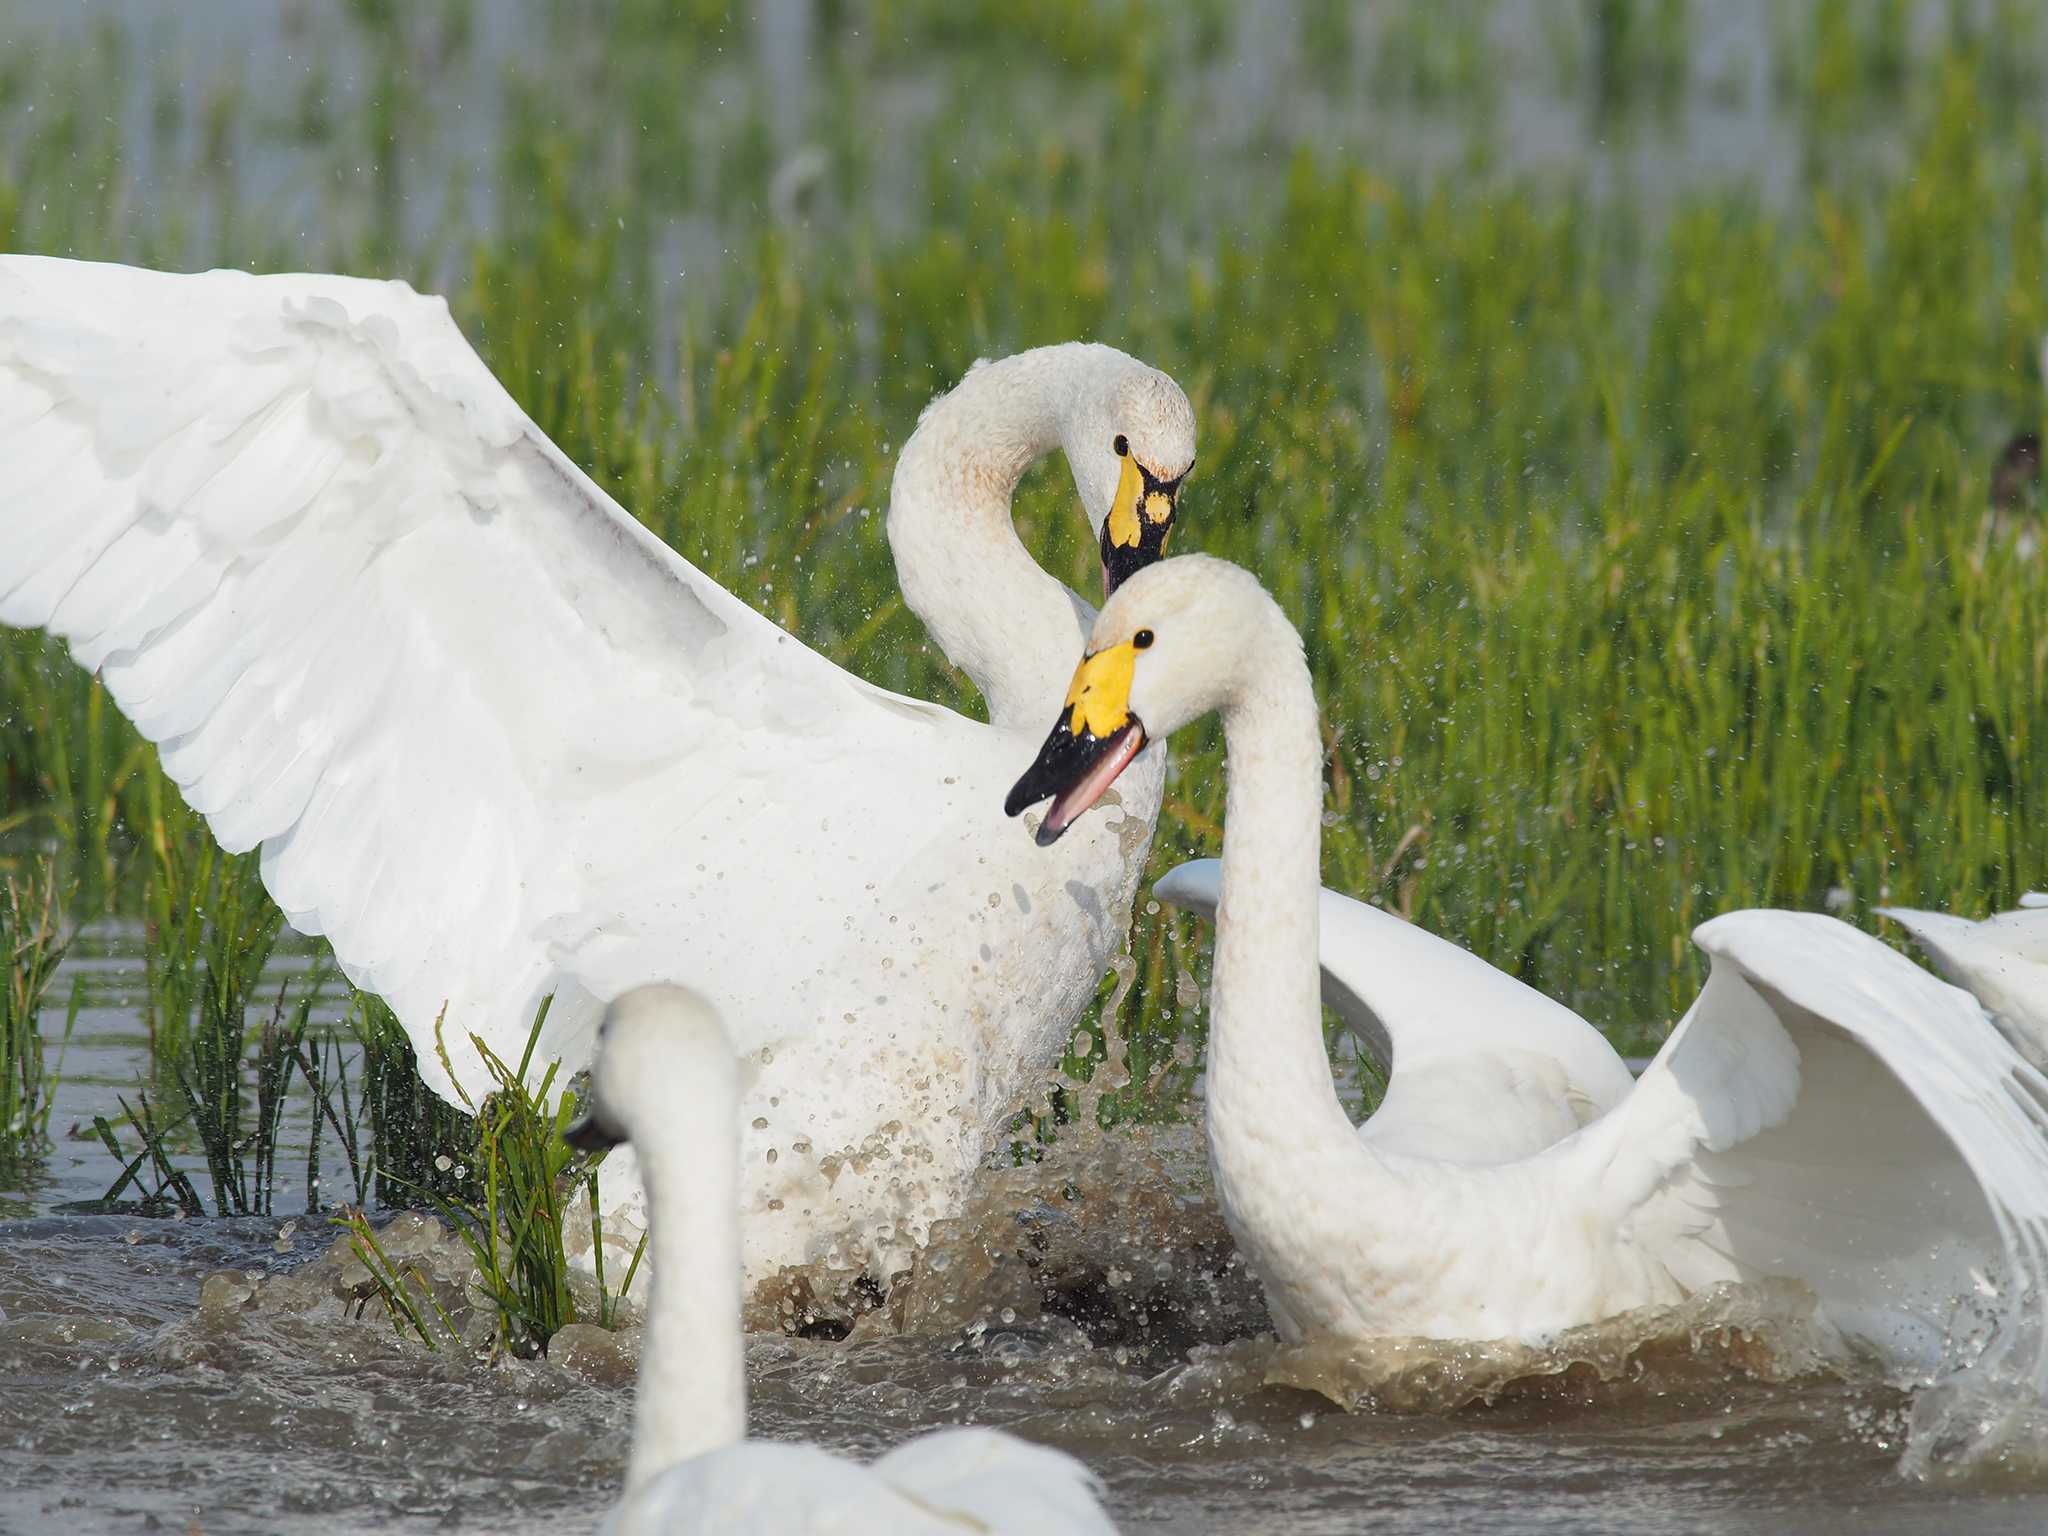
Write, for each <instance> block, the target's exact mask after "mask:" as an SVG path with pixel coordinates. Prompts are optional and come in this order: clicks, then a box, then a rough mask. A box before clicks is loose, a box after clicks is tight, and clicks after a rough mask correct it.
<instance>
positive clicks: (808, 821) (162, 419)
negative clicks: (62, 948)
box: [0, 256, 964, 1092]
mask: <svg viewBox="0 0 2048 1536" xmlns="http://www.w3.org/2000/svg"><path fill="white" fill-rule="evenodd" d="M0 464H4V465H5V466H6V473H5V477H4V479H0V529H4V530H5V535H4V537H0V620H4V621H5V622H7V623H9V624H16V625H37V626H43V627H47V628H48V629H50V630H51V631H53V632H54V633H56V634H58V635H60V636H62V637H63V638H64V639H66V640H68V641H69V642H70V644H71V648H72V651H73V653H74V655H75V656H76V657H77V658H78V660H79V661H80V662H81V663H82V664H83V665H85V666H87V667H89V668H93V669H95V670H97V671H98V672H99V673H100V674H101V676H102V678H103V679H104V680H105V683H106V685H107V687H108V690H109V691H110V692H111V694H112V695H113V697H114V699H115V701H116V702H117V703H118V704H119V705H120V707H121V709H122V710H123V712H124V713H126V714H127V715H128V716H129V717H130V718H131V719H133V720H134V721H135V722H136V724H137V725H138V726H139V727H140V729H141V730H142V732H143V734H144V735H146V736H148V737H149V738H150V739H151V740H153V741H155V742H158V743H159V744H160V745H161V747H162V751H163V761H164V764H165V767H166V769H167V771H168V772H169V773H170V775H171V776H172V778H173V779H174V780H175V781H176V782H177V783H178V784H179V786H180V787H181V788H182V789H183V790H184V792H185V794H186V796H187V798H188V799H189V800H190V801H191V803H192V804H193V806H194V807H195V808H196V809H198V810H199V811H201V812H202V813H203V814H205V815H206V816H207V817H208V819H209V820H210V822H211V824H212V826H213V828H214V831H215V833H216V835H217V836H218V837H219V838H220V840H221V842H222V844H223V845H224V846H226V847H228V848H229V849H231V850H236V851H239V850H243V849H247V848H251V847H254V846H256V845H258V844H259V843H260V844H262V845H263V848H264V858H263V873H264V879H265V882H266V884H267V885H268V886H269V888H270V890H271V892H272V894H273V895H274V896H275V897H276V898H277V900H278V902H279V904H280V905H281V906H282V907H283V908H284V909H285V911H286V912H287V914H288V915H289V916H290V917H291V919H292V921H293V923H294V925H295V926H297V927H299V928H301V929H302V930H304V931H307V932H312V933H325V934H326V935H328V936H329V938H330V939H331V940H332V942H333V945H334V948H335V952H336V954H337V955H338V956H339V958H340V959H341V962H342V964H343V966H344V968H345V969H346V971H347V972H348V974H349V975H350V977H351V978H352V979H353V980H355V981H356V982H357V983H358V984H360V985H362V986H364V987H367V988H370V989H372V990H374V991H377V992H379V993H382V994H383V995H384V996H385V997H386V998H387V999H388V1000H389V1001H390V1002H391V1003H392V1005H393V1006H394V1007H395V1008H396V1009H397V1010H398V1012H399V1015H400V1017H401V1018H403V1019H405V1020H406V1021H407V1023H408V1025H409V1026H410V1027H412V1028H413V1029H414V1031H415V1037H416V1038H418V1036H419V1034H420V1032H421V1024H422V1021H425V1022H426V1023H431V1021H432V1020H433V1019H434V1017H435V1016H436V1015H437V1014H438V1013H439V1012H440V1010H441V1009H442V1007H443V1006H444V1004H445V1005H446V1007H447V1009H448V1025H449V1027H448V1029H447V1039H448V1044H449V1046H450V1049H451V1051H453V1052H454V1054H455V1063H456V1067H457V1071H458V1073H459V1074H460V1075H461V1076H462V1077H463V1079H464V1080H465V1083H466V1085H467V1086H468V1087H469V1088H470V1089H471V1090H472V1091H474V1090H476V1089H477V1088H478V1087H479V1086H480V1084H479V1081H478V1074H477V1072H476V1071H475V1063H474V1061H473V1059H472V1058H471V1056H470V1053H469V1051H468V1049H467V1045H466V1041H467V1035H468V1032H469V1030H470V1029H472V1028H479V1027H484V1028H486V1032H487V1033H488V1032H490V1031H491V1030H492V1029H495V1030H496V1035H495V1038H497V1039H498V1041H499V1042H500V1045H501V1046H503V1045H504V1044H505V1043H506V1042H507V1041H508V1040H510V1041H512V1042H516V1040H517V1039H518V1037H519V1035H520V1034H523V1030H524V1024H523V1021H524V1020H526V1019H529V1018H530V1017H531V1014H532V1010H533V1008H534V1007H535V1005H536V1004H537V1002H538V999H539V998H540V996H541V995H542V994H543V993H544V992H546V991H548V990H552V989H556V988H560V989H561V990H562V991H563V993H564V994H565V996H564V997H562V998H561V999H559V1000H558V1006H557V1011H556V1015H555V1016H554V1017H553V1018H551V1024H550V1029H551V1031H552V1037H551V1039H550V1040H548V1041H547V1042H546V1043H545V1045H546V1049H548V1050H549V1051H551V1052H553V1053H565V1054H568V1055H570V1056H571V1057H572V1058H574V1059H578V1060H580V1059H581V1058H582V1056H583V1055H584V1054H586V1046H585V1042H584V1040H583V1039H582V1038H581V1036H582V1032H583V1031H585V1030H587V1028H588V1026H589V1024H590V1022H591V1018H592V1009H591V1008H590V1006H588V1004H589V1000H590V997H589V995H595V996H597V997H603V996H605V995H608V994H609V993H610V992H612V991H616V990H617V989H618V988H619V987H620V986H622V985H624V984H626V983H628V982H630V981H633V980H642V979H647V976H648V974H656V975H658V974H660V968H659V966H658V965H655V964H653V963H652V962H651V961H650V954H651V953H654V952H664V951H665V955H664V960H665V961H666V962H667V963H672V961H673V958H674V956H675V955H676V953H678V952H679V950H680V949H681V947H682V946H683V945H685V944H687V943H691V941H695V946H694V947H697V948H700V949H701V948H702V947H704V946H706V945H707V944H716V943H723V944H725V945H726V947H727V948H728V949H730V948H732V947H735V946H737V947H740V948H743V949H744V948H747V947H749V940H750V939H751V941H752V947H753V948H754V949H755V950H756V952H758V946H759V943H760V939H761V936H762V935H763V934H769V935H774V934H777V933H778V932H781V931H783V925H782V924H780V923H779V922H778V918H777V912H776V905H784V906H786V905H787V897H786V893H777V894H776V899H775V903H773V904H769V903H768V899H767V898H765V897H763V898H761V899H760V900H759V901H757V902H756V903H755V905H754V906H748V905H747V904H746V903H744V902H740V903H735V902H733V901H732V900H731V899H729V897H728V894H727V893H723V892H720V891H717V890H713V889H692V888H691V886H690V883H689V881H688V879H687V877H685V878H682V879H679V878H678V873H677V872H678V869H682V870H688V869H689V868H691V867H692V866H694V865H697V864H698V861H697V859H696V858H695V857H694V855H695V852H696V850H697V848H698V847H699V846H700V845H701V844H702V843H703V842H705V841H707V840H708V838H709V831H708V829H709V828H711V827H712V826H713V825H714V824H715V826H716V828H717V832H718V836H719V838H720V839H722V840H725V842H726V843H727V844H728V845H731V844H733V843H737V844H739V845H745V844H746V843H747V841H748V839H749V836H750V835H751V836H752V838H753V839H754V841H755V844H756V846H757V847H758V848H759V849H760V850H761V851H762V853H763V854H765V853H766V852H767V851H768V850H769V849H771V848H774V847H778V846H782V845H784V844H786V843H787V842H789V841H790V838H791V833H790V830H789V824H790V823H791V822H792V821H793V820H794V819H795V818H796V817H797V816H799V815H801V816H802V818H803V825H805V826H807V827H815V826H816V825H817V824H818V820H819V819H823V820H826V821H829V819H830V818H831V817H832V816H833V815H835V814H840V815H845V816H848V817H851V816H855V815H859V816H863V817H866V818H869V819H870V820H873V821H876V822H878V823H879V824H878V825H877V826H876V828H875V835H874V846H876V847H879V848H884V849H893V850H897V851H900V855H901V859H902V861H903V863H905V864H908V863H911V862H913V861H914V860H915V859H916V857H917V854H918V850H919V849H920V848H921V847H922V846H923V845H924V844H925V842H926V841H927V839H929V838H930V837H932V836H933V835H934V833H935V830H936V831H938V832H939V833H940V835H943V829H944V828H945V826H946V819H945V817H946V812H947V811H948V810H950V809H952V808H951V807H950V806H947V805H944V804H941V805H940V806H938V807H936V808H926V809H925V811H924V814H923V815H921V816H917V817H913V816H911V815H910V814H908V812H907V811H906V812H905V813H903V814H899V815H897V816H896V817H895V818H894V820H893V821H891V820H890V819H889V818H890V813H889V810H888V808H887V807H886V806H877V805H875V804H873V803H872V796H871V794H870V793H868V792H867V791H868V789H869V786H868V785H867V784H865V783H864V782H861V781H859V780H856V782H854V783H851V784H848V785H846V786H844V787H843V788H842V789H841V790H840V791H839V792H838V793H834V792H833V790H832V788H831V773H830V769H831V765H832V764H833V763H834V761H835V760H842V759H844V760H853V759H859V760H862V761H869V760H873V759H874V758H876V757H877V755H880V756H882V757H884V758H887V757H891V756H901V757H914V756H916V755H917V754H916V753H915V751H914V750H913V749H914V745H915V742H916V740H917V739H918V738H919V736H920V734H921V733H929V732H932V731H936V730H943V729H946V728H947V725H948V724H949V723H957V724H964V722H958V721H957V717H952V716H949V715H948V714H946V712H944V711H939V710H935V709H932V708H930V707H929V706H923V705H920V704H917V703H916V702H915V701H911V700H901V699H895V698H893V697H891V696H889V695H885V694H882V693H880V692H879V691H878V690H875V689H871V688H869V687H868V686H867V685H865V684H863V683H861V682H859V681H858V680H857V679H855V678H852V677H851V676H849V675H848V674H846V673H844V672H843V671H841V670H840V669H839V668H837V667H835V666H833V665H831V664H830V663H828V662H826V661H825V660H823V659H822V658H821V657H819V656H817V655H816V654H815V653H813V652H811V651H810V650H808V649H807V648H806V647H804V646H803V645H801V644H799V643H798V642H797V641H795V640H793V639H791V638H790V637H789V636H788V635H787V634H785V633H783V632H782V631H781V630H779V629H777V628H776V627H775V626H774V625H772V624H770V623H769V622H768V621H767V620H766V619H764V618H762V617H761V616H760V615H758V614H756V613H755V612H754V611H753V610H751V609H749V608H748V607H747V606H746V605H745V604H743V603H741V602H739V601H738V600H737V599H735V598H733V597H732V596H731V595H730V594H728V593H726V592H725V591H723V590H722V589H721V588H720V587H719V586H718V585H717V584H716V583H715V582H713V581H711V580H709V579H708V578H706V577H705V576H704V575H702V573H700V572H698V571H697V570H695V569H694V568H692V567H691V566H690V565H689V564H688V563H687V562H685V561H684V560H682V559H680V558H679V557H678V556H676V555H675V554H674V553H672V552H671V551H670V550H669V549H667V548H666V547H665V546H664V545H663V544H662V543H661V542H660V541H659V540H658V539H656V538H655V537H654V536H653V535H652V534H651V533H649V532H647V531H646V530H645V529H643V528H642V527H641V526H640V525H639V524H638V523H636V522H635V521H634V520H633V519H632V518H631V517H629V516H628V515H626V513H625V512H623V511H622V510H621V509H620V508H619V507H618V506H617V504H616V503H614V502H613V501H612V500H611V499H610V498H609V497H608V496H606V495H605V494H604V492H603V491H601V490H599V489H598V488H597V486H596V485H594V484H593V483H592V482H591V481H590V480H589V479H588V478H587V477H586V476H585V475H584V474H583V473H582V472H581V471H579V470H578V469H577V468H576V467H575V466H574V465H573V464H571V463H570V462H569V461H568V460H567V459H565V458H564V457H563V456H562V454H561V453H560V452H559V451H558V450H556V449H555V447H554V446H553V445H552V444H551V443H549V442H548V441H547V439H546V438H545V437H543V436H542V435H541V433H540V432H539V431H538V430H537V429H536V428H535V427H534V425H533V424H532V422H531V421H529V420H528V419H527V418H526V416H525V415H524V414H523V413H522V412H521V411H520V410H519V409H518V407H517V406H516V405H515V404H514V403H513V402H512V400H511V398H510V397H509V396H507V395H506V394H505V392H504V391H503V389H502V388H500V386H499V385H498V384H497V382H496V381H495V380H494V379H493V378H492V377H491V375H490V373H489V371H488V370H487V369H486V368H485V367H484V366H483V364H482V363H481V361H479V360H478V358H477V357H476V355H475V354H474V353H473V352H472V351H471V350H470V348H469V346H468V344H467V343H466V342H465V341H464V340H463V338H462V335H461V333H460V332H459V331H458V330H457V328H456V327H455V325H454V323H453V321H452V320H451V319H450V318H449V315H448V312H447V307H446V305H445V304H444V303H443V302H442V301H441V300H439V299H436V298H426V297H422V296H420V295H418V294H416V293H414V292H413V291H412V290H411V289H409V288H407V287H406V286H405V285H404V284H402V283H375V282H366V281H360V280H355V279H348V278H337V277H316V276H277V277H252V276H248V275H246V274H242V273H235V272H214V273H207V274H203V275H199V276H191V277H185V276H172V275H166V274H159V273H153V272H145V271H137V270H134V269H129V268H121V267H100V266H91V265H86V264H81V263H73V262H62V261H52V260H43V259H38V258H31V257H18V256H16V257H5V258H0ZM796 741H801V743H802V750H801V752H800V753H796V754H792V753H791V752H790V750H789V747H790V744H791V743H792V742H796ZM792 755H794V756H796V757H798V758H800V759H801V762H800V764H799V766H800V767H801V769H802V771H803V782H802V784H801V786H800V787H799V788H797V789H794V790H792V791H791V793H790V794H788V795H787V796H778V794H777V793H776V790H777V786H778V782H779V780H778V775H779V774H780V775H783V776H785V777H786V776H787V775H788V774H789V773H790V771H791V770H790V769H789V768H788V767H787V766H786V762H787V760H788V759H789V758H791V757H792ZM959 755H960V754H959V752H958V751H957V750H956V751H954V752H953V753H952V756H953V758H954V759H956V760H957V758H958V756H959ZM693 833H694V835H693ZM796 840H797V841H798V842H800V841H801V837H800V836H799V837H797V838H796ZM881 873H882V874H883V875H884V876H885V877H886V874H887V871H886V870H884V871H881ZM710 883H711V878H710V877H709V876H707V877H706V879H705V880H704V881H700V882H699V885H700V886H708V885H709V884H710ZM762 884H764V885H769V884H772V882H762ZM650 893H653V894H650ZM821 931H822V930H821ZM798 937H799V939H801V937H802V936H801V935H798ZM820 942H822V941H820ZM586 994H588V995H586ZM835 1017H836V1016H835ZM736 1022H737V1023H739V1024H740V1025H741V1026H742V1028H745V1027H747V1026H749V1025H750V1024H752V1023H753V1022H754V1021H753V1020H751V1019H741V1020H736ZM767 1022H768V1021H764V1027H765V1025H766V1023H767ZM772 1023H773V1025H774V1027H775V1028H788V1027H790V1025H791V1021H790V1020H788V1019H777V1020H774V1021H772ZM756 1043H758V1042H753V1041H747V1040H742V1041H741V1042H740V1044H741V1048H742V1049H747V1048H749V1047H750V1045H752V1044H756ZM431 1056H432V1053H431V1051H427V1050H423V1051H422V1052H421V1057H422V1067H423V1070H424V1072H425V1073H426V1074H427V1076H428V1078H429V1080H430V1081H432V1082H434V1083H435V1086H436V1087H437V1088H439V1089H440V1090H441V1091H443V1092H447V1091H448V1086H449V1085H448V1084H447V1082H446V1081H445V1077H444V1075H443V1074H442V1073H441V1072H440V1070H439V1067H438V1065H437V1064H436V1063H434V1062H433V1061H432V1060H431Z"/></svg>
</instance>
